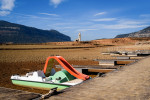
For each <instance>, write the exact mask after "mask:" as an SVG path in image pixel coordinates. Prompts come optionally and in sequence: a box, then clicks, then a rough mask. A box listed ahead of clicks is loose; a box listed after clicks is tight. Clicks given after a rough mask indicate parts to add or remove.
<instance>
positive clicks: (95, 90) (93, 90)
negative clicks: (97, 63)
mask: <svg viewBox="0 0 150 100" xmlns="http://www.w3.org/2000/svg"><path fill="white" fill-rule="evenodd" d="M61 92H63V93H59V94H57V95H54V96H52V97H50V98H49V99H48V100H150V57H146V58H144V59H142V60H139V61H138V62H136V63H134V64H130V65H128V66H125V67H123V68H121V69H120V70H117V71H113V72H111V73H107V74H106V76H104V77H97V78H94V79H91V80H88V81H86V82H84V83H83V84H80V85H77V86H74V87H71V88H69V89H66V90H64V91H61Z"/></svg>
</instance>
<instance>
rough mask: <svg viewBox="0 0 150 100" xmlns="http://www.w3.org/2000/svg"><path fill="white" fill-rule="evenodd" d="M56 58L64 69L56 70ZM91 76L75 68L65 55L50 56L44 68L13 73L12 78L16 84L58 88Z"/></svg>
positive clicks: (40, 87)
mask: <svg viewBox="0 0 150 100" xmlns="http://www.w3.org/2000/svg"><path fill="white" fill-rule="evenodd" d="M54 60H56V61H57V62H58V63H59V64H60V65H61V66H62V67H63V68H64V70H61V71H58V72H55V69H54V68H53V65H54ZM89 78H90V77H89V76H87V75H84V74H82V73H80V72H78V71H77V70H75V69H74V68H73V67H72V66H71V65H70V64H69V63H68V62H67V61H66V60H65V59H64V58H63V57H61V56H53V57H48V58H47V60H46V63H45V67H44V70H39V71H33V72H29V73H26V75H22V76H20V75H12V76H11V80H12V83H13V84H15V85H21V86H26V87H33V88H39V89H45V90H50V89H52V88H55V87H57V89H58V90H62V89H65V88H68V87H70V86H74V85H77V84H80V83H82V82H83V81H85V80H87V79H89Z"/></svg>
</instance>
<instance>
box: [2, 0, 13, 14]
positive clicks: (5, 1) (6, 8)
mask: <svg viewBox="0 0 150 100" xmlns="http://www.w3.org/2000/svg"><path fill="white" fill-rule="evenodd" d="M14 2H15V0H0V3H1V7H0V16H7V15H9V14H10V12H11V11H12V10H13V8H14V7H15V5H14Z"/></svg>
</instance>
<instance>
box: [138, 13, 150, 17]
mask: <svg viewBox="0 0 150 100" xmlns="http://www.w3.org/2000/svg"><path fill="white" fill-rule="evenodd" d="M140 17H150V14H142V15H140Z"/></svg>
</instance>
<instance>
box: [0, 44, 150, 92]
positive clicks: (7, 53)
mask: <svg viewBox="0 0 150 100" xmlns="http://www.w3.org/2000/svg"><path fill="white" fill-rule="evenodd" d="M19 46H22V45H5V46H0V48H7V49H6V50H4V49H3V50H0V71H1V73H0V86H1V87H7V88H13V89H20V90H24V91H30V92H36V93H42V94H45V93H47V92H48V91H45V90H38V89H33V88H24V87H20V86H15V85H13V84H12V83H11V80H10V76H11V75H14V74H25V73H27V72H30V71H34V70H41V69H43V67H44V63H45V60H46V58H47V57H48V56H50V55H61V56H63V57H64V58H65V59H66V60H67V61H68V62H69V63H70V64H74V65H97V64H98V62H95V61H92V60H93V59H112V57H110V56H108V55H102V54H101V52H106V51H114V50H137V49H146V50H149V49H150V46H143V47H141V46H115V47H95V48H89V47H87V48H73V49H72V48H69V49H64V48H58V49H56V48H55V49H44V48H43V46H42V48H43V49H33V50H31V49H30V50H28V49H27V50H12V48H37V46H34V45H33V46H29V47H28V45H25V46H23V47H19ZM10 48H11V49H10ZM38 48H40V45H38ZM48 48H53V47H52V46H48Z"/></svg>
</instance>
